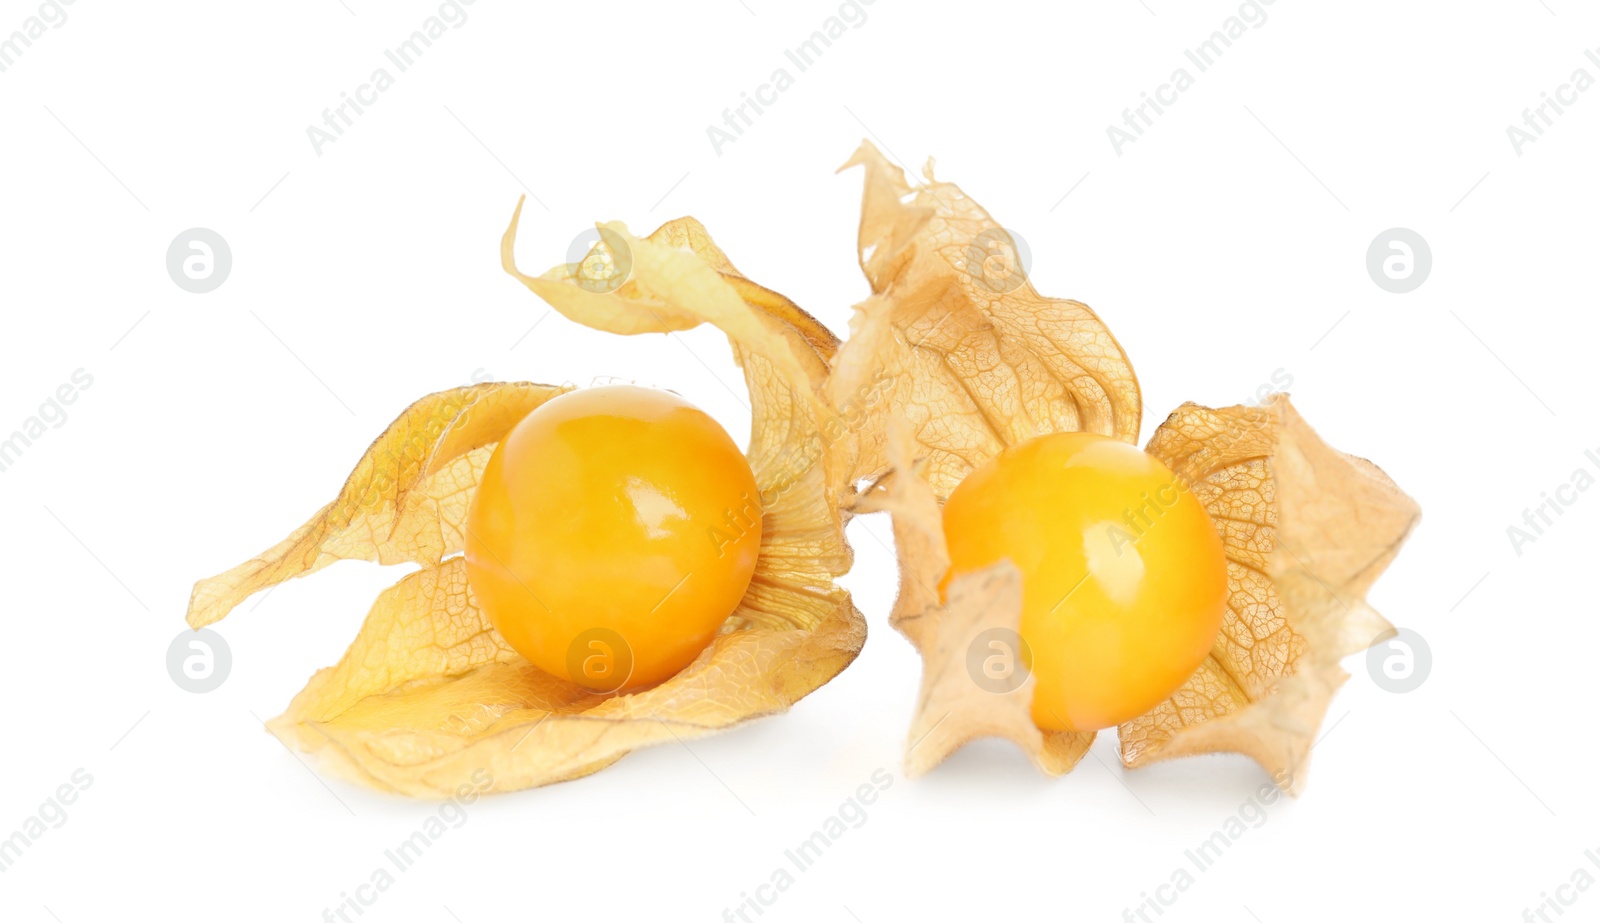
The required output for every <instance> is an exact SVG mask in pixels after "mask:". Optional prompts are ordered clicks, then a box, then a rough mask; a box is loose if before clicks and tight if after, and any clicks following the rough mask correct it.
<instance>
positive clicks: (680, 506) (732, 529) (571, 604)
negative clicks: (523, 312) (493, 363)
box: [466, 386, 761, 692]
mask: <svg viewBox="0 0 1600 923" xmlns="http://www.w3.org/2000/svg"><path fill="white" fill-rule="evenodd" d="M760 547H761V494H760V490H759V488H758V487H757V486H756V480H755V476H754V474H752V473H751V470H750V465H749V462H747V461H746V460H745V457H744V453H742V452H741V451H740V450H739V447H738V446H737V445H735V444H734V442H733V440H732V439H731V438H730V437H729V436H728V434H727V432H726V431H725V430H723V428H722V427H721V426H720V425H718V424H717V422H716V421H715V420H713V419H712V418H711V417H709V416H707V415H706V414H705V413H704V412H703V411H701V410H699V409H698V408H696V407H694V406H693V405H692V404H690V403H689V402H687V401H685V400H683V399H682V398H680V397H678V396H677V395H674V394H669V393H667V392H664V391H656V390H652V389H649V388H639V387H633V386H615V387H596V388H585V389H582V390H579V391H573V392H570V393H567V394H564V395H561V396H560V397H557V398H555V399H553V400H551V401H549V402H548V403H545V404H544V405H542V406H540V407H539V408H538V409H536V410H535V411H534V412H533V413H531V414H529V415H528V416H527V417H525V418H524V419H523V420H522V421H521V422H520V423H518V424H517V425H516V427H515V428H514V429H513V430H512V431H511V433H510V434H509V435H508V436H507V437H506V438H505V440H504V441H502V442H501V443H500V445H499V446H498V447H496V448H495V450H494V453H493V455H491V457H490V459H489V463H488V465H487V467H485V468H484V472H483V478H482V482H481V483H480V484H479V486H478V490H477V493H476V494H475V495H474V497H473V500H472V504H471V507H470V509H469V511H468V513H467V538H466V562H467V579H468V583H469V584H470V586H471V588H472V592H473V595H474V597H475V598H476V600H477V603H478V605H479V606H481V607H482V608H483V610H484V612H485V613H486V614H487V615H488V616H489V620H490V621H491V622H492V623H493V624H494V627H495V628H496V630H498V631H499V632H500V634H501V635H503V636H504V637H505V639H506V641H508V642H509V643H510V644H511V646H512V647H513V648H515V649H516V650H517V652H518V653H520V654H522V656H524V657H526V658H527V659H528V660H529V661H530V662H532V663H533V664H534V665H535V666H537V667H539V668H540V669H542V670H544V671H545V672H547V673H550V674H552V675H554V676H558V677H561V678H564V679H570V680H572V681H574V682H577V683H579V684H581V685H584V686H587V687H589V688H591V689H595V690H598V691H603V692H610V691H615V690H617V689H619V688H622V689H636V688H642V687H645V686H650V685H653V684H655V683H659V682H661V681H662V680H665V679H667V678H669V677H671V676H672V675H673V674H675V673H677V672H678V671H679V670H681V669H683V667H685V666H686V665H688V664H689V662H690V661H692V660H694V658H695V657H696V656H697V655H698V654H699V653H700V652H701V651H702V650H704V649H705V647H706V646H707V645H708V644H709V643H710V642H711V639H712V637H713V636H714V635H715V634H716V633H717V630H718V628H720V627H721V626H722V624H723V623H724V622H725V621H726V620H727V618H728V616H729V615H730V614H731V613H732V612H733V610H734V609H735V607H737V606H738V604H739V600H740V599H742V598H743V597H744V593H745V589H746V588H747V587H748V586H749V584H750V578H751V575H752V574H753V573H754V571H755V566H756V557H757V555H758V554H759V552H760ZM597 637H598V638H599V641H598V642H596V640H595V639H596V638H597ZM597 643H598V646H597ZM617 645H621V649H620V650H614V649H613V648H614V647H616V646H617ZM591 653H598V654H600V655H603V656H605V657H610V658H614V663H616V664H620V665H621V672H626V674H627V675H620V673H619V672H618V671H609V670H607V669H606V668H604V666H601V667H597V668H593V669H591V668H590V667H587V666H582V665H583V664H587V663H589V662H590V660H591V658H590V654H591ZM595 662H596V663H602V661H595ZM630 667H631V669H630Z"/></svg>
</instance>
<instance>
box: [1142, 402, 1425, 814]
mask: <svg viewBox="0 0 1600 923" xmlns="http://www.w3.org/2000/svg"><path fill="white" fill-rule="evenodd" d="M1146 451H1148V452H1150V454H1152V455H1154V456H1155V457H1157V458H1159V459H1161V460H1162V461H1163V462H1165V463H1166V464H1167V466H1168V467H1170V468H1171V469H1172V470H1173V471H1174V472H1175V473H1177V474H1178V476H1179V477H1180V478H1182V479H1183V481H1184V482H1185V483H1186V484H1187V485H1188V486H1189V488H1190V490H1191V491H1192V492H1193V493H1194V494H1195V496H1196V497H1198V498H1199V500H1200V502H1201V504H1202V505H1203V506H1205V508H1206V512H1207V513H1208V514H1210V516H1211V519H1212V521H1213V522H1214V523H1216V525H1217V532H1218V533H1219V534H1220V535H1221V536H1222V541H1223V546H1224V550H1225V552H1226V554H1227V557H1228V586H1229V603H1228V609H1227V612H1226V613H1225V614H1224V616H1223V625H1222V631H1221V633H1220V634H1219V635H1218V637H1217V643H1216V646H1215V647H1214V648H1213V649H1212V652H1211V656H1210V657H1208V658H1207V660H1206V662H1205V663H1204V664H1202V665H1201V666H1200V669H1199V670H1197V671H1196V672H1195V674H1194V676H1192V677H1191V678H1190V679H1189V681H1188V682H1186V683H1185V684H1184V685H1183V686H1182V687H1181V688H1180V689H1179V690H1178V691H1177V692H1176V693H1175V694H1173V696H1172V697H1171V698H1169V699H1168V700H1167V701H1166V702H1164V703H1162V704H1161V705H1159V706H1157V707H1156V708H1155V709H1154V710H1152V711H1151V712H1149V713H1148V714H1145V715H1142V716H1140V717H1138V718H1135V719H1134V720H1132V721H1130V722H1128V723H1126V724H1123V725H1121V726H1120V727H1119V728H1118V738H1119V741H1120V744H1121V752H1122V761H1123V763H1124V765H1127V766H1129V767H1139V766H1147V765H1149V764H1151V763H1154V762H1158V761H1161V760H1168V759H1174V758H1176V757H1180V756H1190V755H1194V754H1201V753H1219V752H1236V753H1243V754H1244V755H1246V756H1248V757H1250V758H1251V759H1253V760H1255V761H1256V762H1257V763H1259V764H1261V767H1262V768H1263V769H1265V770H1266V771H1267V773H1268V774H1269V775H1271V776H1272V778H1273V779H1274V781H1276V782H1277V783H1278V785H1279V786H1280V787H1282V788H1283V789H1284V790H1285V791H1287V792H1289V793H1290V794H1295V795H1298V794H1299V793H1300V792H1302V791H1303V790H1304V788H1305V783H1306V770H1307V766H1308V764H1309V762H1310V758H1311V749H1312V747H1313V745H1314V744H1315V742H1316V738H1317V731H1318V728H1320V727H1321V725H1322V721H1323V718H1324V717H1325V716H1326V714H1327V711H1328V705H1329V703H1330V702H1331V701H1332V699H1333V695H1334V693H1335V692H1337V691H1338V689H1339V687H1340V686H1342V685H1343V684H1344V681H1345V680H1346V679H1348V678H1349V674H1348V673H1346V672H1345V670H1344V668H1343V667H1341V666H1340V664H1339V662H1340V660H1341V659H1342V658H1344V657H1346V656H1348V655H1350V654H1353V653H1356V652H1358V651H1361V650H1365V649H1366V648H1367V647H1370V646H1371V645H1372V644H1374V643H1376V642H1378V641H1380V640H1383V639H1384V638H1387V637H1389V636H1390V635H1391V634H1392V633H1393V630H1394V629H1393V626H1392V625H1390V623H1389V622H1388V620H1387V619H1385V618H1384V617H1383V616H1382V615H1380V614H1378V612H1377V611H1376V610H1374V609H1373V608H1372V607H1371V606H1369V605H1368V604H1367V601H1366V596H1367V592H1368V591H1369V590H1370V589H1371V587H1372V584H1373V583H1374V582H1375V581H1376V580H1377V579H1378V576H1379V575H1380V574H1382V573H1383V571H1384V570H1385V569H1386V568H1387V567H1388V566H1389V563H1390V562H1391V561H1393V560H1394V558H1395V555H1397V554H1398V553H1399V551H1400V547H1401V545H1402V544H1404V542H1405V540H1406V538H1407V537H1408V536H1409V535H1410V534H1411V531H1412V529H1413V528H1415V527H1416V524H1417V522H1418V521H1419V519H1420V518H1421V515H1422V513H1421V509H1420V508H1419V507H1418V506H1417V503H1416V501H1415V500H1413V499H1411V497H1409V496H1407V495H1406V494H1405V493H1404V492H1403V491H1401V490H1400V488H1399V487H1398V486H1397V485H1396V484H1395V483H1394V481H1393V480H1391V479H1390V478H1389V476H1388V475H1386V474H1385V473H1384V472H1383V470H1382V469H1380V468H1379V467H1378V466H1376V465H1374V464H1373V463H1371V462H1369V461H1367V460H1366V459H1363V458H1357V457H1355V456H1353V455H1347V454H1345V453H1343V452H1340V451H1338V450H1336V449H1334V448H1332V447H1330V446H1329V445H1328V444H1327V443H1326V442H1324V441H1323V440H1322V438H1321V437H1320V436H1318V435H1317V433H1316V432H1315V431H1314V430H1313V429H1312V428H1311V427H1310V426H1309V425H1308V424H1307V423H1306V422H1305V420H1304V419H1302V418H1301V416H1300V414H1299V412H1298V411H1296V410H1295V408H1294V405H1293V404H1292V403H1290V401H1289V398H1288V396H1287V395H1282V394H1280V395H1276V396H1274V397H1273V398H1272V399H1271V400H1270V401H1269V402H1268V403H1267V404H1266V405H1265V406H1263V407H1260V408H1254V407H1228V408H1224V409H1221V410H1211V409H1208V408H1205V407H1201V406H1199V405H1197V404H1185V405H1183V406H1182V407H1179V408H1178V409H1177V410H1176V411H1174V412H1173V413H1172V415H1171V416H1169V417H1168V418H1167V420H1166V422H1164V423H1162V424H1161V426H1160V428H1159V429H1157V430H1156V432H1155V435H1154V436H1152V437H1151V439H1150V443H1149V445H1148V446H1146Z"/></svg>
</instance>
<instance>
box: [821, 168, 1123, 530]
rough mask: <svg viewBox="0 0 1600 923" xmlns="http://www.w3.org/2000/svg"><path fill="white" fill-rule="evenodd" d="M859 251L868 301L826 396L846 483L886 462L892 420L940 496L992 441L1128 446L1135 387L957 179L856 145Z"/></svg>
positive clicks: (1116, 358)
mask: <svg viewBox="0 0 1600 923" xmlns="http://www.w3.org/2000/svg"><path fill="white" fill-rule="evenodd" d="M854 166H860V167H862V168H863V169H864V171H865V174H866V176H865V185H864V188H863V194H862V204H861V227H860V232H859V239H858V251H859V257H860V262H861V269H862V271H863V272H864V273H865V274H866V276H867V280H868V282H870V283H871V286H872V296H871V297H869V298H868V299H867V300H866V301H864V302H862V303H861V304H859V305H857V306H856V308H855V316H854V318H853V319H852V321H851V324H850V337H849V339H848V340H847V341H846V342H845V344H844V346H843V347H842V348H841V349H840V350H839V354H838V355H837V356H836V357H835V358H834V361H833V374H832V376H831V377H830V379H829V381H828V385H827V394H828V397H829V400H830V402H831V403H832V405H833V407H834V409H835V410H836V411H837V412H838V413H839V414H840V416H841V417H842V418H843V419H845V420H846V421H847V422H848V425H847V426H846V427H845V429H846V430H847V435H848V438H840V439H838V440H837V441H836V443H835V444H836V446H837V451H838V452H839V453H840V456H841V460H840V463H839V464H838V465H836V469H837V471H838V472H839V473H840V475H841V476H842V477H844V478H845V479H846V485H847V486H846V487H845V488H843V490H844V492H845V495H846V499H847V502H848V495H849V486H848V485H854V484H856V483H857V482H858V481H860V480H862V479H876V478H878V477H881V476H883V475H884V474H886V473H888V472H889V471H890V470H891V466H890V462H889V458H888V444H887V441H886V439H887V433H888V430H889V425H888V421H889V420H890V418H892V417H901V418H903V419H905V420H907V421H908V422H909V423H910V424H911V433H912V438H913V440H914V441H915V443H916V445H917V454H918V456H919V457H921V458H923V459H924V460H925V471H926V477H927V479H928V483H929V484H930V485H931V486H932V487H933V491H934V493H935V495H936V496H938V497H939V499H940V500H943V499H944V498H946V497H948V496H949V495H950V491H952V490H954V489H955V486H956V485H957V484H959V483H961V481H962V479H963V478H965V477H966V476H967V474H968V473H970V472H971V471H972V469H974V468H976V467H977V466H978V465H980V464H982V463H983V462H984V461H985V460H987V459H989V458H992V457H993V456H994V455H995V454H997V453H998V452H999V451H1000V450H1001V449H1003V448H1005V447H1006V446H1009V445H1016V444H1017V443H1019V442H1024V441H1026V440H1028V439H1030V438H1032V437H1034V436H1037V435H1040V434H1042V433H1052V432H1063V431H1083V432H1091V433H1100V434H1102V435H1106V436H1112V437H1114V438H1117V439H1121V440H1123V441H1124V442H1129V443H1132V442H1135V441H1137V440H1138V438H1139V422H1140V402H1139V383H1138V380H1137V378H1136V377H1135V376H1134V373H1133V367H1132V366H1131V365H1130V364H1129V363H1128V358H1127V356H1126V354H1124V353H1123V351H1122V347H1121V346H1120V345H1118V343H1117V341H1116V338H1114V337H1113V336H1112V335H1111V331H1110V330H1109V329H1107V327H1106V325H1105V324H1104V323H1103V322H1102V321H1101V320H1100V318H1099V317H1098V316H1096V315H1095V313H1094V312H1093V311H1092V310H1090V309H1089V307H1088V306H1087V305H1084V304H1082V303H1080V302H1077V301H1070V300H1067V299H1061V298H1047V297H1044V296H1042V295H1040V294H1039V293H1038V292H1037V291H1036V290H1035V289H1034V287H1033V283H1032V281H1031V280H1029V279H1028V278H1027V277H1026V272H1025V267H1022V265H1021V263H1022V261H1021V258H1020V256H1019V252H1018V248H1017V244H1016V240H1015V238H1014V237H1013V235H1012V234H1011V233H1010V232H1009V231H1007V230H1006V229H1005V228H1003V227H1002V226H1001V225H1000V224H998V223H997V222H996V221H995V220H994V219H993V218H992V217H990V215H989V213H988V212H986V211H984V209H983V208H982V207H981V206H979V205H978V203H976V202H974V201H973V200H972V199H971V198H969V197H968V196H967V195H966V194H965V193H963V192H962V191H961V189H960V187H958V186H956V185H955V184H953V183H945V182H939V181H936V180H935V179H934V178H933V162H932V161H931V160H930V161H929V162H928V165H927V167H926V168H925V169H924V175H925V177H926V181H925V182H922V181H919V182H918V183H917V184H916V186H915V187H913V186H912V185H910V184H909V183H908V182H907V181H906V175H905V174H904V173H903V172H902V171H901V170H900V168H898V167H896V166H894V165H893V164H891V163H890V162H889V161H888V160H886V159H885V158H884V156H883V155H882V154H881V153H879V152H878V149H877V148H875V147H873V146H872V145H871V144H869V143H866V142H863V143H862V145H861V147H860V149H859V150H857V151H856V153H855V155H854V156H853V157H852V158H851V159H850V161H849V162H848V163H846V164H845V166H844V167H842V168H841V169H847V168H849V167H854Z"/></svg>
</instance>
